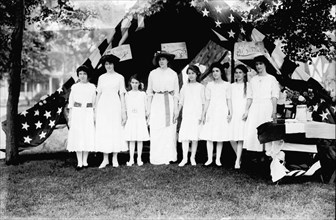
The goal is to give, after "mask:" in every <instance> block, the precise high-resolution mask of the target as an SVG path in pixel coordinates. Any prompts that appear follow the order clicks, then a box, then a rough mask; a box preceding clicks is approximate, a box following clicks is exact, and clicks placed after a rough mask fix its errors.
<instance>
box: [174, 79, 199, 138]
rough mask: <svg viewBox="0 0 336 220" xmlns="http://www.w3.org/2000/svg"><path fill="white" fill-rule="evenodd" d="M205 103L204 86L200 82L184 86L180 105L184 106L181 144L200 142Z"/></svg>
mask: <svg viewBox="0 0 336 220" xmlns="http://www.w3.org/2000/svg"><path fill="white" fill-rule="evenodd" d="M204 102H205V94H204V86H203V85H202V84H200V83H198V82H196V83H187V84H184V85H183V86H182V88H181V91H180V100H179V103H180V104H181V105H182V106H183V109H182V121H181V127H180V131H179V142H182V141H197V140H199V132H200V128H201V125H200V120H201V118H202V110H203V105H204Z"/></svg>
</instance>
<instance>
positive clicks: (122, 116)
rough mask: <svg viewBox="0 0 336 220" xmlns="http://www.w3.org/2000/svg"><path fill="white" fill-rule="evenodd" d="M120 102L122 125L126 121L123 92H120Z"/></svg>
mask: <svg viewBox="0 0 336 220" xmlns="http://www.w3.org/2000/svg"><path fill="white" fill-rule="evenodd" d="M120 102H121V124H122V126H124V125H125V124H126V121H127V114H126V101H125V93H124V92H121V93H120Z"/></svg>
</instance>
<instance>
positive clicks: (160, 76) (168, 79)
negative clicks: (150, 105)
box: [147, 67, 179, 97]
mask: <svg viewBox="0 0 336 220" xmlns="http://www.w3.org/2000/svg"><path fill="white" fill-rule="evenodd" d="M172 91H173V92H174V97H178V95H179V84H178V78H177V73H176V72H175V71H174V70H172V69H170V68H167V69H165V70H163V69H161V68H160V67H158V68H156V69H154V70H152V71H151V72H150V73H149V76H148V86H147V95H149V96H152V95H154V93H155V92H172Z"/></svg>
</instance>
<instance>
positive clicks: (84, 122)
mask: <svg viewBox="0 0 336 220" xmlns="http://www.w3.org/2000/svg"><path fill="white" fill-rule="evenodd" d="M95 97H96V87H95V85H93V84H92V83H76V84H74V85H73V86H72V87H71V92H70V96H69V108H71V115H70V124H69V126H70V128H69V133H68V143H67V150H68V151H94V150H95V148H94V133H95V127H94V113H93V107H92V106H93V104H94V101H95ZM75 103H76V105H75ZM79 103H80V105H81V107H79V105H78V104H79ZM87 103H91V107H87ZM89 105H90V104H89Z"/></svg>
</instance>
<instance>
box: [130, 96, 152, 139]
mask: <svg viewBox="0 0 336 220" xmlns="http://www.w3.org/2000/svg"><path fill="white" fill-rule="evenodd" d="M125 100H126V109H127V121H126V125H125V130H124V137H125V140H126V141H148V140H149V133H148V128H147V123H146V101H147V99H146V93H145V92H143V91H133V90H131V91H129V92H127V93H126V95H125Z"/></svg>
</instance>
